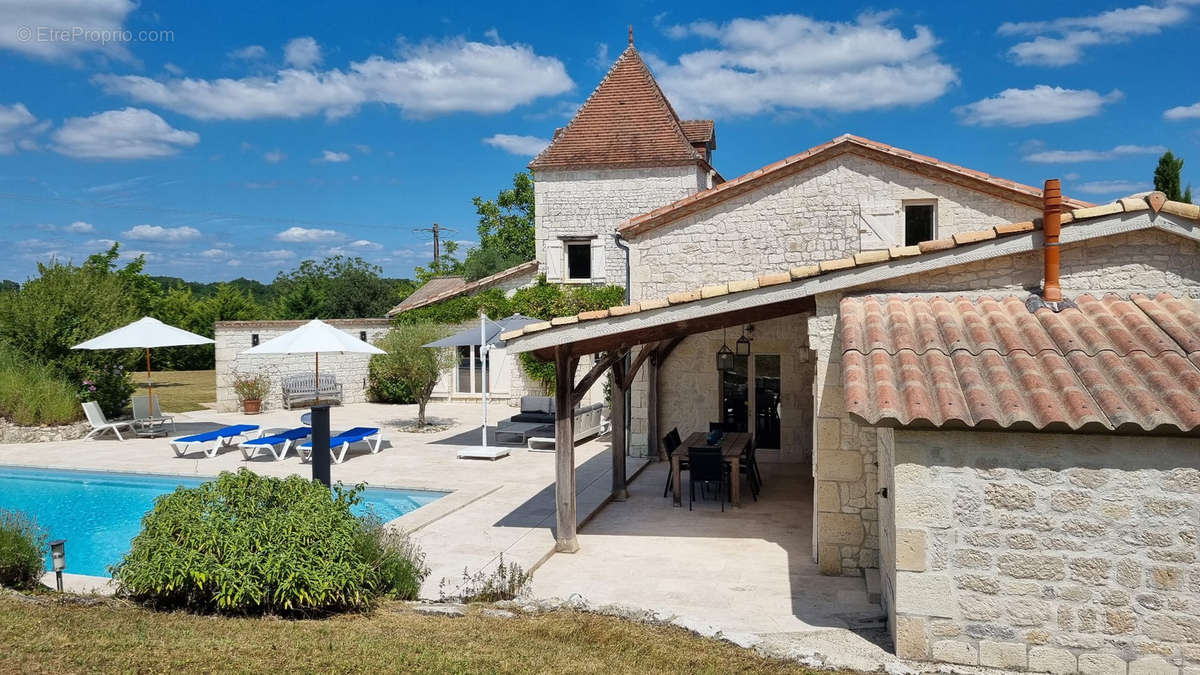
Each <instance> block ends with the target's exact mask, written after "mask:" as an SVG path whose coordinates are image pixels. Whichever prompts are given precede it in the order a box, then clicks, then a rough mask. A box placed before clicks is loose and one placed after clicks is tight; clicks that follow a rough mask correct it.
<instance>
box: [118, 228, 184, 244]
mask: <svg viewBox="0 0 1200 675" xmlns="http://www.w3.org/2000/svg"><path fill="white" fill-rule="evenodd" d="M123 234H124V236H125V237H128V238H129V239H139V240H142V241H165V242H179V241H191V240H193V239H199V238H200V230H197V229H196V228H194V227H188V226H187V225H182V226H180V227H163V226H162V225H134V226H133V227H131V228H129V229H128V230H125V232H124V233H123Z"/></svg>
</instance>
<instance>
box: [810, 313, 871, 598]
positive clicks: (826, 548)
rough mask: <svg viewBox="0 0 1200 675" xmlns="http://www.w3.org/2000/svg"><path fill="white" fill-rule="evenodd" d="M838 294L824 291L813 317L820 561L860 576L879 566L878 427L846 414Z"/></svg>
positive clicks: (826, 568)
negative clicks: (862, 422)
mask: <svg viewBox="0 0 1200 675" xmlns="http://www.w3.org/2000/svg"><path fill="white" fill-rule="evenodd" d="M840 299H841V296H840V295H837V294H823V295H818V296H817V298H816V301H817V311H816V315H815V316H814V317H812V318H810V319H809V320H808V340H809V345H810V347H811V348H812V350H813V354H814V356H815V362H816V363H815V371H816V372H815V376H814V379H815V390H816V401H814V410H815V411H816V414H815V416H816V424H815V433H814V440H813V443H814V446H815V448H814V453H813V454H814V461H813V477H814V478H815V481H816V483H815V485H814V488H813V489H814V492H815V494H816V514H817V515H816V518H817V522H816V541H817V550H816V554H817V564H818V566H819V568H820V570H821V573H822V574H830V575H844V576H859V575H861V574H862V573H863V570H864V569H865V568H874V567H879V534H880V533H879V512H878V510H877V497H876V492H877V491H878V489H879V467H878V466H877V461H876V459H877V457H878V448H877V444H878V441H877V438H876V436H877V431H876V430H875V429H873V428H871V427H866V426H862V425H859V424H858V423H856V422H854V421H853V420H851V419H850V417H849V415H848V414H847V413H846V404H845V398H844V396H843V393H842V348H841V337H840V329H839V326H838V303H839V302H840Z"/></svg>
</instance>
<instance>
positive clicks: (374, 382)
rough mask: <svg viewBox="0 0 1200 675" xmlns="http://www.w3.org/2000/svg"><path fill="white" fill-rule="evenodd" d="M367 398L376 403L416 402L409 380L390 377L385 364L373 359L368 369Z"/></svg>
mask: <svg viewBox="0 0 1200 675" xmlns="http://www.w3.org/2000/svg"><path fill="white" fill-rule="evenodd" d="M367 400H369V401H372V402H374V403H402V404H407V403H416V402H417V397H416V396H413V393H412V388H411V387H409V386H408V382H406V381H404V380H399V379H396V378H394V377H388V375H387V373H386V369H385V368H383V364H381V363H380V362H379V361H377V360H375V359H371V364H370V366H368V370H367Z"/></svg>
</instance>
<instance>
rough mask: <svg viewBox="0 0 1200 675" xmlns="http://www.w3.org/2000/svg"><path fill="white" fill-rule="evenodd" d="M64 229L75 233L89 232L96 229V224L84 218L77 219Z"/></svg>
mask: <svg viewBox="0 0 1200 675" xmlns="http://www.w3.org/2000/svg"><path fill="white" fill-rule="evenodd" d="M63 229H64V230H66V231H67V232H74V233H75V234H88V233H91V232H95V231H96V228H95V226H93V225H92V224H91V223H87V222H84V221H82V220H77V221H75V222H73V223H71V224H70V225H68V226H66V227H64V228H63Z"/></svg>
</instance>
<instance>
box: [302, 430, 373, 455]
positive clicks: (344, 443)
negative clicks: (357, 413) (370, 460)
mask: <svg viewBox="0 0 1200 675" xmlns="http://www.w3.org/2000/svg"><path fill="white" fill-rule="evenodd" d="M359 441H363V442H365V443H366V444H367V447H368V448H370V449H371V454H372V455H374V454H375V453H377V452H379V449H380V446H381V445H383V433H382V432H381V431H380V430H379V429H378V428H376V427H354V428H353V429H350V430H348V431H343V432H342V433H340V434H338V435H336V436H332V437H330V439H329V454H330V456H331V457H333V463H334V464H341V463H342V460H343V459H346V450H347V449H348V448H349V447H350V444H351V443H358V442H359ZM296 449H297V451H298V452H299V453H300V459H301V460H302V461H305V462H307V461H309V460H311V459H312V441H311V440H308V441H305V442H303V443H301V444H300V445H297V446H296Z"/></svg>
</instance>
